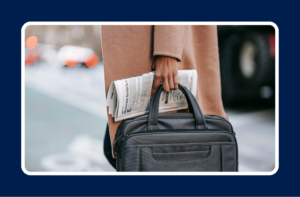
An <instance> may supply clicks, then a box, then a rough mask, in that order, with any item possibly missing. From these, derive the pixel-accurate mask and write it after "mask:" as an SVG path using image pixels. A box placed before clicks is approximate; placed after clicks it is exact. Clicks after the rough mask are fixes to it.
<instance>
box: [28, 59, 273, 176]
mask: <svg viewBox="0 0 300 197" xmlns="http://www.w3.org/2000/svg"><path fill="white" fill-rule="evenodd" d="M105 104H106V103H105V91H104V72H103V66H102V64H99V65H97V66H96V67H94V68H83V67H73V68H53V67H50V66H49V65H47V64H44V63H39V64H35V65H33V66H26V68H25V168H26V169H27V170H28V171H31V172H37V171H56V172H59V171H76V172H80V171H114V169H113V168H112V167H111V166H110V164H109V163H108V162H107V160H106V158H105V156H104V154H103V139H104V133H105V128H106V124H107V117H106V107H105ZM225 110H226V113H227V114H228V116H229V119H230V122H231V123H232V125H233V127H234V130H235V132H236V137H237V140H238V147H239V170H240V171H244V172H253V171H272V170H273V169H274V167H275V109H274V107H273V108H272V107H271V108H270V107H268V108H264V107H261V108H255V109H247V110H244V109H240V108H226V109H225Z"/></svg>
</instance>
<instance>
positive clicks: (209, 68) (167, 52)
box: [151, 25, 228, 120]
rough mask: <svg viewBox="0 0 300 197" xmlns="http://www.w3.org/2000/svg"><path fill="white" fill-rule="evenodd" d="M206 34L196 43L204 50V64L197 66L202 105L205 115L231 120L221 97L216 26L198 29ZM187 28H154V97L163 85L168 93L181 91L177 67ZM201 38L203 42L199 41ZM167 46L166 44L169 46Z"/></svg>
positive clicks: (199, 63)
mask: <svg viewBox="0 0 300 197" xmlns="http://www.w3.org/2000/svg"><path fill="white" fill-rule="evenodd" d="M197 28H201V32H202V33H203V35H202V36H201V37H195V38H194V42H199V43H200V45H201V47H203V49H205V50H202V51H203V52H202V53H201V54H198V55H199V56H201V58H199V59H201V62H198V63H197V67H198V70H200V71H201V72H198V85H199V89H200V103H199V105H200V106H201V109H202V111H203V113H204V114H211V115H218V116H221V117H224V118H226V119H227V120H228V117H227V115H226V113H225V111H224V107H223V102H222V98H221V79H220V68H219V54H218V41H217V31H216V26H198V27H197ZM184 33H185V26H179V25H178V26H176V25H172V26H170V25H169V26H160V25H159V26H155V27H154V46H153V48H154V49H153V56H154V58H155V60H154V63H153V67H152V68H153V70H155V79H154V82H153V87H152V92H151V96H152V95H153V94H154V92H155V91H156V89H157V87H158V85H159V84H160V83H163V88H164V90H165V91H166V92H169V91H170V89H177V88H178V80H177V74H178V66H177V62H179V61H181V58H182V52H183V47H184V37H185V35H184ZM197 39H201V40H197ZM166 43H167V44H166Z"/></svg>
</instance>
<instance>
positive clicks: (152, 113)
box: [147, 83, 207, 130]
mask: <svg viewBox="0 0 300 197" xmlns="http://www.w3.org/2000/svg"><path fill="white" fill-rule="evenodd" d="M178 89H179V90H180V91H181V92H182V93H183V94H184V95H185V98H186V100H187V103H188V106H189V110H190V112H191V113H193V114H194V118H195V128H196V129H207V126H206V122H205V119H204V116H203V114H202V111H201V109H200V107H199V105H198V103H197V101H196V99H195V97H194V96H193V95H192V93H191V92H190V91H189V90H188V89H187V88H186V87H184V86H182V85H181V84H179V83H178ZM162 91H163V85H162V84H160V85H159V86H158V88H157V90H156V92H155V93H154V95H153V97H152V99H151V101H150V107H149V115H148V127H147V130H156V129H158V126H157V123H158V110H159V99H160V95H161V92H162Z"/></svg>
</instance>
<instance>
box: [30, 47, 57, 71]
mask: <svg viewBox="0 0 300 197" xmlns="http://www.w3.org/2000/svg"><path fill="white" fill-rule="evenodd" d="M56 53H57V51H56V49H55V46H54V45H50V44H43V43H38V44H37V45H36V47H35V48H34V49H32V50H29V49H28V48H27V47H25V65H27V66H31V65H33V64H34V63H37V62H47V63H52V62H53V61H54V57H55V56H56Z"/></svg>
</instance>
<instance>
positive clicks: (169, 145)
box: [125, 142, 236, 148]
mask: <svg viewBox="0 0 300 197" xmlns="http://www.w3.org/2000/svg"><path fill="white" fill-rule="evenodd" d="M235 144H236V143H235V142H224V143H220V142H216V143H213V142H209V143H201V144H196V143H191V144H161V145H158V144H151V145H125V148H135V147H140V148H159V147H174V146H181V147H185V146H199V145H235Z"/></svg>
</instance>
